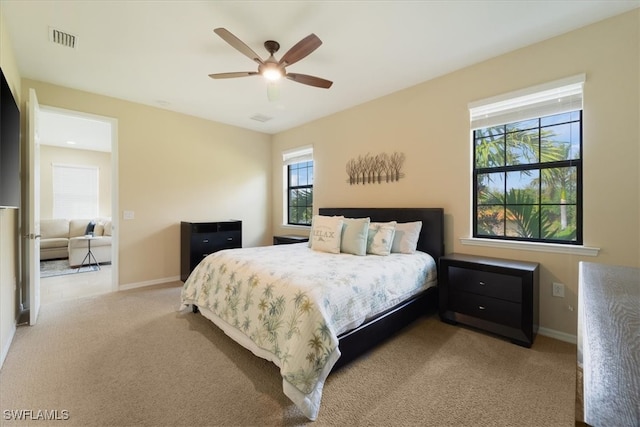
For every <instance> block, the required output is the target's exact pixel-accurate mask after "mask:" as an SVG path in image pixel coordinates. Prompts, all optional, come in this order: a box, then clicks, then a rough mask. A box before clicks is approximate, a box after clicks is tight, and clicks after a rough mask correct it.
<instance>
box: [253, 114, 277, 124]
mask: <svg viewBox="0 0 640 427" xmlns="http://www.w3.org/2000/svg"><path fill="white" fill-rule="evenodd" d="M250 119H251V120H255V121H257V122H262V123H264V122H268V121H269V120H271V119H273V117H269V116H265V115H264V114H254V115H253V116H251V117H250Z"/></svg>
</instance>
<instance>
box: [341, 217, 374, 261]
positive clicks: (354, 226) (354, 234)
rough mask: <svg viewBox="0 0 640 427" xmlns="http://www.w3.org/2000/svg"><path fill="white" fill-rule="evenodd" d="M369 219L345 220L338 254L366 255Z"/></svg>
mask: <svg viewBox="0 0 640 427" xmlns="http://www.w3.org/2000/svg"><path fill="white" fill-rule="evenodd" d="M369 222H370V219H369V218H345V219H344V223H343V225H342V239H341V241H340V252H343V253H346V254H353V255H366V254H367V236H368V234H369Z"/></svg>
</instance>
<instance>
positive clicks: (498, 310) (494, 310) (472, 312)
mask: <svg viewBox="0 0 640 427" xmlns="http://www.w3.org/2000/svg"><path fill="white" fill-rule="evenodd" d="M449 304H450V305H449V307H450V308H451V310H453V311H455V312H458V313H462V314H467V315H469V316H473V317H476V318H478V319H484V320H488V321H490V322H495V323H499V324H501V325H505V326H511V327H513V328H520V327H521V325H522V307H521V305H520V304H517V303H514V302H509V301H503V300H500V299H496V298H491V297H486V296H482V295H476V294H471V293H469V292H456V291H451V292H450V294H449Z"/></svg>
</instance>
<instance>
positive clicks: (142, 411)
mask: <svg viewBox="0 0 640 427" xmlns="http://www.w3.org/2000/svg"><path fill="white" fill-rule="evenodd" d="M175 285H178V284H175ZM179 293H180V288H179V287H176V286H167V287H154V288H145V289H140V290H132V291H125V292H118V293H113V294H107V295H102V296H98V297H92V298H85V299H80V300H74V301H69V302H61V303H52V304H48V305H46V306H43V307H42V312H41V315H40V320H39V323H38V325H36V326H23V327H20V328H18V331H17V333H16V336H15V338H14V341H13V344H12V347H11V349H10V351H9V354H8V355H7V358H6V361H5V363H4V366H3V368H2V370H1V371H0V411H1V412H2V415H0V418H1V420H0V424H1V425H3V426H14V425H27V424H28V425H37V426H45V425H57V426H72V425H73V426H187V425H196V426H219V425H223V426H224V425H229V426H231V425H238V426H245V425H260V426H265V425H273V426H279V425H287V426H289V425H304V424H307V423H308V421H307V420H306V418H305V417H304V416H302V415H301V414H300V412H299V411H298V410H297V408H296V407H295V406H294V405H293V404H292V403H291V402H290V401H289V400H288V399H287V398H286V397H285V396H284V394H283V393H282V380H281V377H280V376H279V373H278V369H277V367H276V366H275V365H273V364H271V363H269V362H266V361H264V360H262V359H259V358H257V357H256V356H254V355H253V354H252V353H250V352H248V351H247V350H244V349H243V348H241V347H240V346H238V345H237V344H235V343H234V342H233V341H231V340H230V339H229V338H228V337H227V336H226V335H224V333H222V332H221V331H220V330H218V329H217V328H216V327H215V326H214V325H213V324H211V323H210V322H209V321H208V320H206V319H204V318H203V317H202V316H201V315H199V314H198V315H194V314H192V313H190V312H186V313H179V312H177V311H176V309H177V308H178V302H179ZM575 360H576V348H575V346H574V345H571V344H567V343H563V342H560V341H556V340H553V339H550V338H547V337H543V336H538V337H537V339H536V341H535V343H534V345H533V347H532V348H531V349H526V348H522V347H519V346H516V345H513V344H511V343H509V342H507V341H504V340H502V339H499V338H496V337H493V336H489V335H485V334H483V333H479V332H476V331H472V330H470V329H466V328H462V327H457V326H452V325H448V324H445V323H442V322H440V321H439V320H438V318H437V316H431V317H424V318H422V319H419V320H418V321H416V322H415V323H414V324H412V325H411V326H409V327H408V328H406V329H405V330H404V331H403V332H402V333H400V334H399V335H397V336H396V337H394V338H393V339H391V340H389V341H388V342H386V343H385V344H383V345H382V346H380V347H378V348H377V349H375V350H374V351H372V352H370V353H369V354H367V355H365V356H364V357H362V358H360V359H358V360H356V361H355V362H354V363H352V364H350V365H348V366H346V367H344V368H343V369H341V370H339V371H338V372H334V373H332V374H331V375H330V376H329V378H328V380H327V383H326V384H325V388H324V397H323V401H322V407H321V409H320V415H319V418H318V420H317V421H316V422H315V423H310V424H311V425H316V426H323V425H340V426H344V425H367V426H369V425H380V426H392V425H402V426H408V425H415V426H418V425H420V426H572V425H574V399H575V381H576V378H575ZM20 409H30V410H32V411H34V413H35V412H37V411H38V410H49V411H51V410H58V411H59V412H61V411H63V410H66V411H68V414H69V420H67V421H56V422H49V423H48V422H46V421H33V422H30V423H25V422H16V421H14V420H10V419H7V416H6V414H7V413H6V412H5V411H7V410H20Z"/></svg>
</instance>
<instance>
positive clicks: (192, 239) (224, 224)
mask: <svg viewBox="0 0 640 427" xmlns="http://www.w3.org/2000/svg"><path fill="white" fill-rule="evenodd" d="M241 247H242V221H237V220H229V221H218V222H188V221H182V222H181V223H180V280H182V281H183V282H184V281H186V280H187V278H188V277H189V274H191V272H192V271H193V269H194V268H196V266H197V265H198V264H199V263H200V261H202V260H203V259H204V258H205V257H206V256H207V255H209V254H212V253H214V252H217V251H220V250H222V249H235V248H241Z"/></svg>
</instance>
